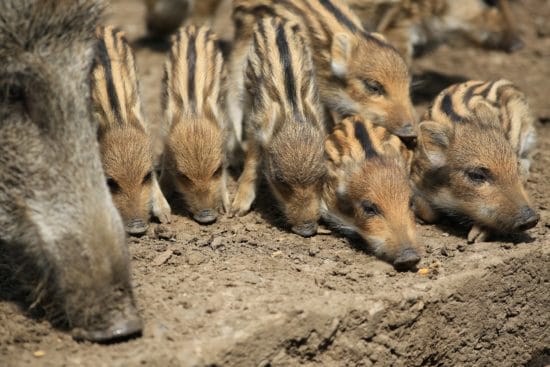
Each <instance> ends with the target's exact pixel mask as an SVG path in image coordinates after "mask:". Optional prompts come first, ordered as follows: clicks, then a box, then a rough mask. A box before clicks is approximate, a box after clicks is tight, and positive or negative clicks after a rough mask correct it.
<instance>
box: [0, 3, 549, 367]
mask: <svg viewBox="0 0 550 367" xmlns="http://www.w3.org/2000/svg"><path fill="white" fill-rule="evenodd" d="M514 9H515V10H516V12H517V17H518V20H519V22H520V25H519V28H520V30H521V31H522V33H523V35H524V40H525V41H526V47H525V48H524V49H523V50H521V51H520V52H518V53H515V54H512V55H508V54H504V53H501V52H496V51H486V50H479V49H475V48H469V47H466V48H451V47H447V46H442V47H440V48H439V49H438V50H436V51H435V52H432V53H430V54H428V55H426V56H424V57H422V58H420V59H418V60H417V61H416V62H415V67H414V68H415V73H416V74H417V75H420V77H419V79H420V80H425V82H424V83H423V84H421V85H420V88H421V89H423V90H424V92H425V90H426V89H429V88H430V87H433V85H435V84H433V83H432V81H430V80H429V78H428V77H431V76H433V75H435V73H439V74H443V75H446V76H459V77H465V78H475V79H491V78H500V77H505V78H507V79H510V80H512V81H514V82H516V83H517V84H518V85H519V86H520V87H521V88H522V89H523V90H524V91H525V92H526V94H527V95H528V97H529V99H530V102H531V103H532V106H533V109H534V111H535V113H536V115H537V117H538V119H539V122H538V123H537V130H538V133H539V144H538V150H537V153H536V154H535V157H534V164H533V170H532V175H531V178H530V179H529V182H528V185H527V186H528V189H529V192H530V195H531V197H532V199H533V201H534V203H536V206H537V208H538V209H539V211H540V214H541V221H540V223H539V224H538V225H537V227H536V228H534V229H532V230H530V231H529V232H528V236H520V237H518V238H512V239H507V240H506V241H505V242H490V243H481V244H475V245H467V244H466V241H465V233H466V230H465V229H461V228H457V227H454V226H448V225H447V226H427V225H419V238H420V240H421V241H422V242H423V243H424V245H425V248H426V254H425V256H424V258H423V260H422V262H421V264H420V267H421V268H425V269H427V270H424V271H423V272H424V273H416V272H415V273H412V272H404V273H401V272H396V271H395V270H394V269H393V268H392V267H391V266H390V265H389V264H387V263H385V262H382V261H380V260H378V259H376V258H375V257H374V256H372V255H371V254H370V253H369V251H368V247H365V246H364V245H363V244H361V243H359V242H357V241H353V240H348V239H346V238H344V237H341V236H337V235H329V234H325V235H318V236H316V237H313V238H308V239H303V238H300V237H297V236H296V235H294V234H292V233H289V232H288V231H287V230H286V229H285V228H284V226H282V225H281V221H280V219H278V218H279V217H278V213H277V211H276V209H274V208H271V207H270V203H272V199H270V198H269V197H268V196H267V195H263V196H261V197H260V203H259V205H257V206H256V208H257V209H256V210H254V211H253V212H251V213H250V214H249V215H247V216H245V217H243V218H233V219H230V218H226V217H224V218H221V219H220V220H219V221H218V222H217V223H215V224H213V225H210V226H200V225H198V224H196V223H195V222H193V221H192V220H191V219H189V218H187V217H184V216H180V215H174V216H173V221H172V223H171V224H169V225H166V226H161V225H158V224H155V225H153V226H152V228H151V230H150V232H149V233H148V234H147V235H146V236H144V237H142V238H139V239H138V238H130V239H129V247H130V252H131V254H132V272H133V282H134V288H135V293H136V297H137V302H138V305H139V309H140V311H141V315H142V316H143V319H144V321H145V329H144V334H143V336H142V337H141V338H138V339H134V340H130V341H128V342H124V343H120V344H114V345H107V346H105V345H97V344H92V343H77V342H75V341H73V340H72V339H71V337H70V336H69V335H68V334H67V333H65V332H63V331H60V330H57V329H55V328H53V327H52V326H51V324H50V323H49V322H48V321H47V320H43V319H41V318H39V317H38V318H37V317H33V316H32V315H30V314H29V313H27V311H26V310H25V309H22V308H21V307H20V306H18V304H17V303H14V302H12V295H10V294H7V290H9V289H11V288H10V286H9V285H6V284H5V278H2V277H1V276H0V292H4V293H5V294H2V293H0V366H27V365H29V366H36V365H41V366H75V365H83V366H138V365H144V366H192V365H197V366H222V365H223V366H288V365H304V366H390V365H393V366H459V365H460V366H522V365H525V366H533V367H534V366H545V365H550V283H549V282H550V246H549V243H550V236H549V232H550V196H549V195H548V193H549V192H550V170H549V169H548V166H550V103H549V97H548V96H549V95H550V31H548V24H547V22H548V19H550V4H549V2H548V1H545V0H524V1H522V2H516V3H514ZM143 16H144V7H143V5H142V2H140V1H135V0H118V1H113V4H112V7H111V9H110V15H109V17H108V21H109V22H110V23H114V24H116V25H118V26H120V27H121V28H123V29H124V30H126V32H127V34H128V37H129V39H130V40H131V41H133V42H134V43H135V45H136V52H137V59H138V67H139V72H140V76H141V90H142V94H143V97H144V98H143V99H144V103H145V108H146V112H147V115H148V116H149V119H150V121H151V122H152V123H153V124H156V125H157V126H158V124H159V123H160V121H161V119H160V102H159V100H160V84H161V74H162V66H163V62H164V48H163V47H162V45H159V44H151V43H150V42H143V41H139V39H140V37H142V36H143V35H144V33H145V28H144V22H143ZM437 81H441V77H438V79H437ZM417 96H424V94H421V93H420V90H418V94H417ZM418 99H421V98H417V100H418ZM420 102H421V103H420V104H419V111H422V109H423V108H425V106H426V103H425V101H422V100H420ZM231 190H232V193H233V192H234V190H235V184H234V182H232V185H231ZM0 265H1V264H0ZM0 270H1V271H0V275H2V274H3V275H5V274H6V272H7V271H9V269H0ZM2 282H3V283H2Z"/></svg>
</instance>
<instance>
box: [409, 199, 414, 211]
mask: <svg viewBox="0 0 550 367" xmlns="http://www.w3.org/2000/svg"><path fill="white" fill-rule="evenodd" d="M409 209H410V210H414V197H411V198H410V199H409Z"/></svg>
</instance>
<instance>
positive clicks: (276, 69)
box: [232, 17, 325, 236]
mask: <svg viewBox="0 0 550 367" xmlns="http://www.w3.org/2000/svg"><path fill="white" fill-rule="evenodd" d="M252 38H253V41H252V47H251V48H250V51H249V54H248V59H247V63H246V65H247V66H246V73H245V75H246V82H245V86H246V98H245V99H246V103H245V106H246V123H245V126H246V129H247V136H248V142H247V144H248V150H247V155H246V158H245V167H244V171H243V173H242V175H241V177H240V179H239V189H238V191H237V195H236V197H235V200H234V201H233V206H232V211H233V212H234V213H236V214H239V215H244V214H245V213H247V212H248V210H249V209H250V206H251V204H252V202H253V201H254V198H255V196H256V181H257V176H258V171H259V170H260V169H262V168H263V171H264V174H265V177H266V179H267V182H268V183H269V185H270V187H271V191H272V192H273V194H274V195H275V197H276V198H277V201H278V202H279V204H280V206H281V208H282V211H283V213H284V215H285V217H286V219H287V221H288V223H289V224H290V226H291V227H292V230H293V231H294V232H295V233H297V234H300V235H302V236H311V235H313V234H315V233H316V231H317V220H318V219H319V201H320V194H321V185H322V180H323V178H324V174H325V169H324V164H323V149H322V144H323V139H324V126H323V122H322V114H321V107H320V103H319V100H318V95H317V91H316V84H315V78H314V70H313V63H312V60H311V54H310V51H309V48H308V46H307V44H306V43H305V41H304V39H303V38H302V37H301V36H300V30H299V26H298V25H297V24H296V23H292V22H287V21H283V20H282V19H280V18H273V17H266V18H262V19H260V20H259V21H258V23H257V25H256V26H255V28H254V34H253V36H252Z"/></svg>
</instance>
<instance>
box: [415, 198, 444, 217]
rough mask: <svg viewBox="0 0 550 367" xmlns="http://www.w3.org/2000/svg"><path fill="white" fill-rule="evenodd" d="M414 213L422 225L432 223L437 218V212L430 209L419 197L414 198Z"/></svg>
mask: <svg viewBox="0 0 550 367" xmlns="http://www.w3.org/2000/svg"><path fill="white" fill-rule="evenodd" d="M414 212H415V214H416V217H417V218H418V219H420V222H422V223H434V222H436V221H437V219H438V217H439V215H438V214H437V212H436V211H435V210H433V209H432V207H431V205H430V203H429V202H428V201H427V200H426V199H424V198H423V197H421V196H420V195H417V196H415V199H414Z"/></svg>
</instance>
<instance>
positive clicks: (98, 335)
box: [72, 316, 143, 343]
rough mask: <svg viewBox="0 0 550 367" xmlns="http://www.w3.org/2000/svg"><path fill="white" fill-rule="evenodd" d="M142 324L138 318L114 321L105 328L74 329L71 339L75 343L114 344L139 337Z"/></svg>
mask: <svg viewBox="0 0 550 367" xmlns="http://www.w3.org/2000/svg"><path fill="white" fill-rule="evenodd" d="M142 330H143V322H142V321H141V319H140V318H139V317H138V316H134V317H131V318H126V319H119V320H115V321H114V322H113V323H111V324H110V325H109V326H107V327H106V328H99V329H94V328H93V326H92V327H90V328H87V329H84V328H75V329H73V331H72V335H73V338H74V339H75V340H77V341H84V340H87V341H91V342H96V343H116V342H120V341H124V340H128V339H132V338H136V337H140V336H141V332H142Z"/></svg>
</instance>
